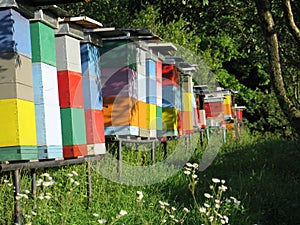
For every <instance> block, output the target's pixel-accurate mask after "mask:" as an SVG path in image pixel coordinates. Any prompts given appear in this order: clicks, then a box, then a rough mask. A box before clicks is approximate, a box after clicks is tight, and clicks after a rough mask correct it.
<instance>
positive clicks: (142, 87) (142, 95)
mask: <svg viewBox="0 0 300 225" xmlns="http://www.w3.org/2000/svg"><path fill="white" fill-rule="evenodd" d="M137 99H138V100H139V101H141V102H145V103H146V100H147V78H146V76H145V75H142V74H137Z"/></svg>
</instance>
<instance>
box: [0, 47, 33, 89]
mask: <svg viewBox="0 0 300 225" xmlns="http://www.w3.org/2000/svg"><path fill="white" fill-rule="evenodd" d="M4 83H14V84H15V83H20V84H23V85H26V86H29V87H32V63H31V59H30V58H28V57H26V56H23V55H20V54H16V53H0V84H4Z"/></svg>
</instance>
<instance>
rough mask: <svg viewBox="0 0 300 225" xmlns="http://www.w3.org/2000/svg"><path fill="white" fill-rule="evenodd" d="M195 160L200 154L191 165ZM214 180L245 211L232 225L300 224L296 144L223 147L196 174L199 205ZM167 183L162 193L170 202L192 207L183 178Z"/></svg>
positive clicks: (299, 159)
mask: <svg viewBox="0 0 300 225" xmlns="http://www.w3.org/2000/svg"><path fill="white" fill-rule="evenodd" d="M197 157H199V154H196V155H195V156H194V158H193V159H194V161H197ZM193 159H192V160H193ZM213 177H217V178H221V179H225V180H226V184H227V186H228V188H229V190H228V191H227V194H229V196H234V197H237V198H238V199H239V200H241V201H242V204H243V205H244V207H245V209H246V212H245V215H241V218H235V222H234V221H231V224H245V222H247V224H281V225H284V224H288V225H293V224H295V225H296V224H300V144H299V143H294V142H292V141H287V140H278V139H276V140H274V139H269V140H268V139H265V140H258V141H256V142H255V143H247V144H239V145H238V144H234V143H230V144H227V145H225V146H224V147H223V148H222V150H221V151H220V153H219V155H218V156H217V158H216V159H215V161H214V162H213V164H212V165H211V166H210V167H208V169H206V170H205V171H203V172H201V173H199V178H200V182H199V184H198V189H197V199H198V202H200V203H203V202H204V200H205V199H204V197H203V193H204V192H206V191H209V189H208V187H209V185H210V184H211V178H213ZM170 181H171V180H170ZM174 181H175V182H174ZM167 183H168V184H167V185H166V186H163V190H165V191H167V193H166V194H168V195H169V199H170V200H173V201H177V202H179V203H180V204H184V205H191V204H192V197H191V194H190V193H189V191H188V189H187V183H186V181H184V179H183V178H182V179H173V180H172V181H171V182H167ZM238 221H239V222H238ZM242 221H244V222H242Z"/></svg>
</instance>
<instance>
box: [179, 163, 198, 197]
mask: <svg viewBox="0 0 300 225" xmlns="http://www.w3.org/2000/svg"><path fill="white" fill-rule="evenodd" d="M198 168H199V165H198V164H197V163H193V164H192V163H187V164H186V166H185V167H184V172H183V173H184V174H186V175H187V176H188V177H189V178H190V179H191V180H190V182H189V186H188V187H189V190H190V191H191V193H192V195H193V198H194V200H195V188H196V185H197V183H198V182H199V178H198V175H197V172H198Z"/></svg>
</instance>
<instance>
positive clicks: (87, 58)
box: [80, 44, 101, 78]
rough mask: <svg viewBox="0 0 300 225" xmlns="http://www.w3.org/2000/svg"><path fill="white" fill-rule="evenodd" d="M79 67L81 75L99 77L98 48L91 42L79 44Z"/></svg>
mask: <svg viewBox="0 0 300 225" xmlns="http://www.w3.org/2000/svg"><path fill="white" fill-rule="evenodd" d="M80 54H81V67H82V75H83V76H91V77H94V78H100V75H101V71H100V50H99V48H98V47H97V46H95V45H93V44H81V46H80Z"/></svg>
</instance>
